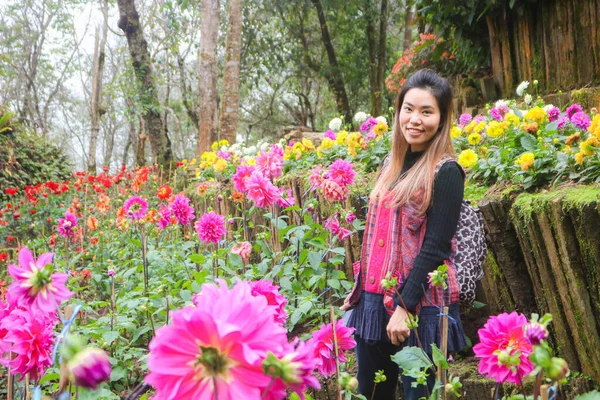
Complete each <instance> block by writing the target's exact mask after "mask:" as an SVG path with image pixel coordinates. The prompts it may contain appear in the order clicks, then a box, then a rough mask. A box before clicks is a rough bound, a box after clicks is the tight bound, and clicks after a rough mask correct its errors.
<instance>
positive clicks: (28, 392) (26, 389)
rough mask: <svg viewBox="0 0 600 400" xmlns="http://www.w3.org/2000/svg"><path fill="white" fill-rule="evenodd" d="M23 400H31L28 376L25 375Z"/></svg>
mask: <svg viewBox="0 0 600 400" xmlns="http://www.w3.org/2000/svg"><path fill="white" fill-rule="evenodd" d="M25 400H31V392H30V391H29V374H28V373H27V374H25Z"/></svg>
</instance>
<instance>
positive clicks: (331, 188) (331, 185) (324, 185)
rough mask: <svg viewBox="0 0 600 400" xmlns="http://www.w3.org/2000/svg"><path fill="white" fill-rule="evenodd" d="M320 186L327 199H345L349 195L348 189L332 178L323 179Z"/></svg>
mask: <svg viewBox="0 0 600 400" xmlns="http://www.w3.org/2000/svg"><path fill="white" fill-rule="evenodd" d="M320 188H321V192H322V193H323V197H325V200H327V201H344V200H346V196H347V195H348V189H346V188H345V187H342V186H340V185H338V184H337V182H335V181H333V180H331V179H323V181H322V182H321V186H320Z"/></svg>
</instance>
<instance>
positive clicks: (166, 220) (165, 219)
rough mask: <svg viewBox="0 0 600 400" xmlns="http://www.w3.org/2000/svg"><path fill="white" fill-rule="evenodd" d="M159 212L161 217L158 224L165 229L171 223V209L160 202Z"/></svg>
mask: <svg viewBox="0 0 600 400" xmlns="http://www.w3.org/2000/svg"><path fill="white" fill-rule="evenodd" d="M158 214H159V215H160V218H159V219H158V222H157V225H158V228H159V229H161V230H162V229H165V228H166V227H167V226H169V224H170V223H171V209H170V208H169V207H168V206H165V205H164V204H160V205H159V206H158Z"/></svg>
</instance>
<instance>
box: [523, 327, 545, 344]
mask: <svg viewBox="0 0 600 400" xmlns="http://www.w3.org/2000/svg"><path fill="white" fill-rule="evenodd" d="M523 329H524V330H525V337H526V338H527V340H529V343H531V344H532V345H534V346H536V345H538V344H540V343H542V342H543V341H544V340H547V339H548V331H547V330H546V328H545V327H544V325H542V324H540V323H537V322H530V323H528V324H527V325H525V326H524V327H523Z"/></svg>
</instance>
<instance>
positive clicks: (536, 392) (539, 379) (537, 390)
mask: <svg viewBox="0 0 600 400" xmlns="http://www.w3.org/2000/svg"><path fill="white" fill-rule="evenodd" d="M541 384H542V371H540V372H538V373H537V375H536V376H535V386H534V387H533V400H537V398H538V396H539V395H540V385H541Z"/></svg>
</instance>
